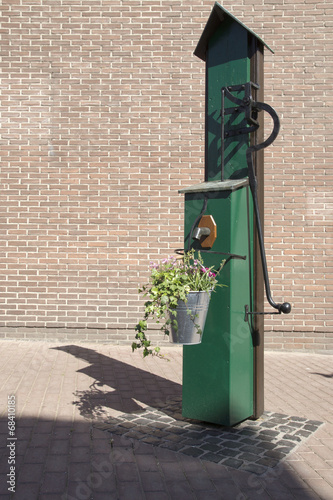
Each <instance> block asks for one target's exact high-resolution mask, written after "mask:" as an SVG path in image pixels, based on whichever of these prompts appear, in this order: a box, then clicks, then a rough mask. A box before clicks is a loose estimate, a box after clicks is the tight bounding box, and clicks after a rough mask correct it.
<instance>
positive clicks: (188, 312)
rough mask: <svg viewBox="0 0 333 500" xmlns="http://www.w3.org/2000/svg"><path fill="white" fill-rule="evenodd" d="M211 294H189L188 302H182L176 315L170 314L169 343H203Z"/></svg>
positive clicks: (179, 303) (176, 310)
mask: <svg viewBox="0 0 333 500" xmlns="http://www.w3.org/2000/svg"><path fill="white" fill-rule="evenodd" d="M210 294H211V292H189V293H188V295H187V302H186V303H185V302H184V301H182V300H180V301H179V302H178V306H177V308H176V309H175V313H170V319H171V325H170V327H171V328H170V330H171V331H170V334H169V341H170V342H172V343H174V344H182V345H194V344H200V343H201V337H202V332H203V329H204V327H205V322H206V317H207V312H208V307H209V301H210Z"/></svg>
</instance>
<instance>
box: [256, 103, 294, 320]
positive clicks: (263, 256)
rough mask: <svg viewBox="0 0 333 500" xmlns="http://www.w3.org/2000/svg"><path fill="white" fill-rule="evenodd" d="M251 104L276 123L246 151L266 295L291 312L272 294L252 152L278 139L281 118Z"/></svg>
mask: <svg viewBox="0 0 333 500" xmlns="http://www.w3.org/2000/svg"><path fill="white" fill-rule="evenodd" d="M251 104H252V108H254V109H256V110H263V111H266V112H267V113H268V114H269V115H270V116H271V117H272V119H273V123H274V127H273V130H272V132H271V134H270V136H269V137H268V138H267V139H266V140H265V141H264V142H262V143H260V144H254V145H252V146H250V147H249V148H248V149H247V151H246V160H247V164H248V168H249V184H250V189H251V193H252V197H253V205H254V212H255V217H256V223H257V230H258V239H259V248H260V254H261V262H262V268H263V274H264V281H265V290H266V297H267V300H268V302H269V303H270V305H271V306H272V307H273V308H274V309H277V310H278V311H279V313H280V314H281V313H284V314H289V313H290V311H291V305H290V304H289V302H284V303H283V304H277V303H276V302H275V301H274V300H273V298H272V294H271V289H270V285H269V278H268V271H267V260H266V252H265V246H264V238H263V232H262V227H261V220H260V213H259V203H258V193H257V179H256V176H255V172H254V167H253V160H252V153H253V152H255V151H259V150H260V149H264V148H267V146H269V145H270V144H272V142H273V141H274V140H275V139H276V137H277V135H278V133H279V130H280V120H279V117H278V115H277V114H276V111H275V110H274V109H273V108H272V107H271V106H269V105H268V104H265V103H263V102H255V101H252V103H251Z"/></svg>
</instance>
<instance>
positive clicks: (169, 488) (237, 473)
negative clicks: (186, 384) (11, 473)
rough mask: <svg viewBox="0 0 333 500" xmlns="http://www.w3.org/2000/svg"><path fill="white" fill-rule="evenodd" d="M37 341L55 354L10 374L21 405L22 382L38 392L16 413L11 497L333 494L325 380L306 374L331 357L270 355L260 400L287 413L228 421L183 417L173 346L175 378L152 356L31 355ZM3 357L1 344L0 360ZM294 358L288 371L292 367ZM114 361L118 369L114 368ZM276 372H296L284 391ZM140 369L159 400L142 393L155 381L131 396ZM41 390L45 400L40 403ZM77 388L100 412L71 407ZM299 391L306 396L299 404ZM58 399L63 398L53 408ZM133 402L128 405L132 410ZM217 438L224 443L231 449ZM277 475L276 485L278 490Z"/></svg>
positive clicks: (157, 499) (84, 351)
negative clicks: (36, 372) (31, 369)
mask: <svg viewBox="0 0 333 500" xmlns="http://www.w3.org/2000/svg"><path fill="white" fill-rule="evenodd" d="M0 344H1V341H0ZM8 345H9V344H8ZM41 348H43V350H44V351H45V352H48V351H50V353H51V355H50V356H45V355H43V356H40V360H41V365H42V370H41V371H40V375H41V374H42V376H38V377H34V378H33V379H31V376H30V377H29V373H28V371H27V367H26V366H25V364H24V362H23V361H21V358H20V363H16V364H15V366H16V367H17V368H16V369H15V371H16V372H17V373H14V370H13V380H14V382H15V384H16V386H17V387H18V389H17V394H18V401H20V400H21V401H25V399H23V398H26V390H27V387H28V385H27V382H26V381H27V380H29V384H30V385H29V391H31V394H34V401H32V402H31V404H27V406H26V407H25V408H26V413H24V412H23V413H22V416H21V417H20V427H18V429H20V430H21V436H20V440H19V442H18V446H17V451H18V457H17V458H18V460H17V466H18V469H17V472H18V474H17V481H18V484H17V494H16V495H15V498H19V499H20V500H25V499H27V500H35V499H36V500H37V499H39V500H44V498H45V499H48V500H53V499H54V500H55V499H57V500H63V498H62V497H63V495H65V497H64V499H65V500H71V498H75V499H78V498H85V499H87V500H92V498H98V499H99V500H104V498H105V499H106V498H107V499H108V500H109V498H110V495H111V497H112V498H113V497H114V498H119V499H121V500H127V499H128V500H132V499H133V498H135V500H174V499H178V498H181V499H182V500H189V499H191V500H206V498H207V499H208V498H209V499H214V500H215V499H216V500H217V499H218V500H220V497H221V496H222V495H223V500H229V499H230V500H235V499H237V500H245V499H246V500H258V499H260V500H266V499H267V498H270V500H279V499H280V498H289V497H288V495H289V496H290V494H291V495H292V497H293V498H295V499H297V498H299V499H302V500H307V499H309V500H310V499H311V500H322V499H323V498H325V500H326V498H331V497H332V498H333V494H332V489H333V485H332V481H333V478H332V467H333V460H330V458H331V457H332V451H333V425H332V413H331V408H332V403H331V402H332V395H333V392H332V389H331V380H326V379H324V380H323V382H322V388H323V390H322V391H321V390H320V387H319V388H317V385H313V386H312V387H311V384H312V380H313V376H311V378H309V374H308V373H307V371H306V368H307V367H308V366H309V364H310V365H311V363H312V365H311V366H312V371H313V372H316V371H318V370H319V365H325V363H326V368H325V369H326V370H327V371H328V368H327V367H328V366H329V363H331V359H332V358H331V359H329V356H320V355H317V356H315V355H310V356H308V355H303V354H302V355H301V354H298V355H290V354H287V355H286V359H285V357H284V356H283V357H282V356H279V354H277V353H271V354H268V359H269V360H270V362H269V363H266V373H267V374H268V378H266V386H267V390H266V398H267V402H266V406H267V407H269V408H273V409H277V410H280V409H281V410H283V411H285V413H283V412H282V411H270V412H265V414H264V415H263V417H262V418H260V419H258V420H253V421H245V422H242V423H241V424H239V425H237V426H235V427H233V428H230V427H226V426H219V425H215V424H214V425H213V424H207V423H204V422H198V421H194V420H191V419H184V418H183V417H182V415H181V398H179V396H178V395H177V397H174V394H176V393H177V391H178V393H177V394H179V392H180V385H179V384H180V380H181V370H180V367H181V353H180V350H179V351H178V350H177V349H176V350H175V351H173V352H176V353H177V354H175V356H176V357H177V356H178V357H177V359H178V360H179V362H178V365H177V366H178V368H179V374H178V375H177V377H178V378H177V384H175V382H174V381H172V380H171V379H170V380H168V379H167V378H166V377H168V375H165V373H166V372H165V368H163V365H161V364H158V362H157V361H158V360H141V358H138V357H131V354H127V347H126V349H125V348H122V347H119V346H109V345H108V346H106V345H105V346H99V347H97V346H96V345H94V346H92V345H90V347H87V346H80V345H77V346H75V347H71V346H69V347H68V349H67V350H66V351H64V350H54V349H51V348H50V347H49V346H47V347H46V346H45V343H40V344H39V343H37V344H36V345H34V352H36V353H38V349H41ZM30 349H31V347H29V343H19V345H16V344H15V352H16V351H17V353H18V354H19V355H20V356H22V353H25V352H27V353H28V352H29V350H30ZM61 349H63V347H61ZM97 351H100V353H99V352H97ZM113 352H114V353H117V355H116V354H112V353H113ZM3 353H4V351H1V349H0V357H1V355H2V354H3ZM119 353H121V355H118V354H119ZM13 355H14V353H13ZM120 359H121V361H119V360H120ZM133 360H134V361H133ZM55 361H56V362H55ZM159 362H160V361H159ZM132 365H133V366H132ZM134 365H135V366H134ZM294 365H296V369H295V371H294V372H292V370H294ZM115 366H117V373H118V372H119V374H121V377H115V376H114V375H113V374H112V376H111V375H110V374H111V373H113V371H114V367H115ZM170 366H171V365H170ZM316 366H317V368H316ZM164 367H165V365H164ZM281 367H282V368H281ZM106 368H108V370H107V371H106ZM178 368H177V369H178ZM38 369H39V367H38ZM103 370H104V372H103ZM274 370H275V372H274ZM106 373H107V375H105V374H106ZM129 373H130V377H129V376H128V374H129ZM284 373H286V374H290V373H294V377H290V376H289V375H288V377H287V375H286V377H287V378H288V380H287V382H288V384H287V385H288V390H287V391H283V390H282V389H281V387H286V384H284V385H283V384H281V380H282V378H283V377H284ZM302 373H303V378H302ZM273 375H274V376H273ZM15 377H16V378H15ZM64 377H65V379H64ZM105 377H108V379H107V378H105ZM140 377H143V378H147V377H148V381H149V384H148V385H147V387H148V386H149V387H152V386H153V385H154V384H151V382H152V381H154V382H155V381H156V383H155V387H158V391H159V392H158V394H159V398H160V403H159V406H155V405H154V404H153V403H152V399H150V400H149V397H150V394H151V393H152V392H153V391H152V390H151V389H147V390H148V392H146V393H145V391H144V390H140V392H135V391H136V390H137V388H138V385H136V386H135V388H134V389H135V390H132V389H130V386H131V384H132V383H133V379H134V380H136V382H140V380H142V379H140ZM53 378H54V381H53ZM118 379H119V381H118ZM31 380H32V382H30V381H31ZM63 380H66V384H63ZM175 380H176V379H175ZM20 381H21V382H20ZM34 381H35V382H34ZM92 381H93V382H94V383H96V381H97V384H101V385H100V387H101V389H100V391H99V392H101V391H104V394H105V395H107V394H109V393H110V388H111V391H112V392H111V394H113V393H114V392H117V393H118V396H117V398H110V399H107V398H108V396H105V397H104V395H100V396H99V397H98V398H96V397H94V394H91V388H90V387H89V386H90V385H91V383H92ZM60 382H61V383H60ZM120 382H121V383H120ZM160 382H161V384H160ZM284 382H286V380H284ZM118 383H119V385H118V386H117V384H118ZM20 384H21V385H20ZM316 384H318V381H316ZM175 385H176V386H177V387H176V391H175ZM20 387H21V392H20ZM48 387H49V388H50V391H49V397H48V396H47V399H46V400H44V402H47V404H44V403H43V397H44V395H47V394H48ZM133 387H134V385H133ZM61 388H62V389H61ZM270 388H271V389H272V391H270ZM61 390H62V392H60V391H61ZM73 394H75V395H76V396H75V401H79V400H80V397H83V398H85V399H83V401H84V404H85V405H86V406H87V405H88V404H89V408H90V409H92V410H96V413H95V414H93V413H91V411H90V409H89V412H90V413H89V412H88V413H87V412H86V413H84V412H83V409H82V407H80V406H78V405H73ZM273 395H274V397H273ZM305 395H306V397H307V398H308V401H309V402H308V403H306V404H304V397H305ZM318 395H320V398H319V397H318ZM136 396H139V397H138V398H137V397H136ZM299 396H301V397H299ZM87 397H89V398H91V399H90V400H89V399H88V400H87ZM153 397H154V398H155V397H156V394H155V393H154V395H153ZM20 398H21V399H20ZM54 398H57V401H58V402H59V407H58V413H56V412H55V406H54V404H53V399H54ZM132 398H134V399H137V401H139V403H140V404H141V403H142V407H140V408H138V406H139V405H138V404H137V403H136V402H134V401H133V399H132ZM140 398H145V400H144V401H141V400H140ZM311 398H312V399H311ZM106 401H108V404H109V406H108V407H107V408H106V410H107V412H105V413H103V416H101V414H100V413H98V412H100V407H101V405H102V404H105V402H106ZM147 402H148V403H150V404H149V405H148V407H147V405H146V403H147ZM95 404H96V405H97V406H96V407H95V409H94V405H95ZM132 409H135V410H136V412H135V413H131V411H132ZM103 412H104V410H103ZM295 412H299V415H297V413H296V414H295ZM34 413H35V414H36V415H39V417H38V419H37V417H33V418H32V417H31V415H34ZM307 416H308V417H309V418H307ZM322 422H325V424H324V425H322ZM21 424H22V425H21ZM3 431H4V432H3V433H2V435H1V437H2V438H6V426H3ZM32 436H36V439H35V444H38V446H35V447H33V445H32V443H33V441H32V440H30V438H31V437H32ZM42 436H43V437H42ZM168 436H169V438H168ZM170 436H172V437H171V438H170ZM111 441H112V442H113V448H112V450H111V446H110V443H111ZM185 443H192V445H193V446H188V444H185ZM225 443H229V444H228V446H229V447H228V446H226V445H225ZM230 443H233V445H231V444H230ZM231 446H232V447H231ZM19 450H20V451H19ZM109 450H110V452H109ZM184 451H186V452H185V453H184ZM51 452H52V453H51ZM106 452H107V453H106ZM269 452H271V453H269ZM198 454H199V455H198ZM196 455H198V456H196ZM269 455H271V456H269ZM240 457H242V458H243V460H241V459H240ZM2 458H3V459H4V460H2V461H1V463H0V467H1V469H2V470H4V468H3V467H6V456H5V457H2ZM245 458H246V459H245ZM319 458H320V460H319ZM95 462H96V464H99V465H101V464H102V463H104V464H106V463H109V465H110V467H109V468H107V467H106V466H105V467H104V468H102V469H101V470H97V469H96V467H95V468H94V466H93V464H94V463H95ZM29 467H30V469H29ZM29 470H30V472H29ZM75 471H76V472H77V473H76V474H75ZM79 472H80V473H79ZM150 473H152V474H153V476H154V477H155V480H154V486H151V485H150V484H149V474H150ZM153 476H151V477H153ZM3 478H4V480H3V481H2V483H4V485H5V479H6V478H5V475H4V474H2V475H1V480H2V479H3ZM64 478H65V479H64ZM73 478H74V479H76V480H75V481H74V480H73ZM159 478H161V479H159ZM302 478H303V479H302ZM208 479H209V480H208ZM258 480H259V482H257V481H258ZM24 481H25V482H24ZM28 481H29V482H28ZM43 481H44V482H43ZM260 481H261V482H260ZM305 481H306V482H305ZM211 482H212V483H213V485H214V487H212V486H211V484H212V483H211ZM279 482H281V484H283V485H284V487H283V488H280V487H279V486H278V483H279ZM260 485H261V486H260ZM263 485H266V486H265V488H266V489H265V488H263ZM259 486H260V488H261V489H262V492H261V493H260V495H258V488H259ZM40 488H41V492H39V489H40ZM214 488H215V489H214ZM152 489H154V491H151V490H152ZM214 494H215V496H214ZM281 494H282V495H283V494H284V496H282V497H281ZM66 495H67V497H66ZM7 496H8V495H7V490H6V485H5V488H3V484H2V489H1V498H3V499H4V500H7V498H6V497H7ZM8 500H13V499H9V498H8Z"/></svg>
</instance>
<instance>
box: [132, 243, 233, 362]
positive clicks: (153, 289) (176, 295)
mask: <svg viewBox="0 0 333 500" xmlns="http://www.w3.org/2000/svg"><path fill="white" fill-rule="evenodd" d="M224 262H225V261H223V262H222V263H221V265H220V267H219V269H218V270H217V271H214V270H213V268H212V267H209V268H208V267H205V266H204V263H203V260H202V257H201V254H200V252H199V254H198V257H197V258H194V250H191V251H190V252H187V253H185V255H184V256H183V258H181V259H176V258H174V257H169V258H167V259H164V260H163V261H162V262H161V263H159V264H156V263H151V264H150V268H151V276H150V281H149V283H147V284H146V285H144V286H143V287H142V288H140V289H139V292H140V293H143V295H144V296H146V297H148V300H147V301H146V302H145V310H144V317H143V319H142V320H140V321H139V322H138V324H137V325H136V327H135V331H136V335H135V339H136V341H135V342H133V344H132V350H133V351H134V350H135V349H138V348H141V347H142V348H143V356H144V357H145V356H148V355H149V354H159V353H160V348H159V347H154V348H153V347H152V346H151V342H150V340H149V339H148V338H147V337H146V331H147V320H148V318H149V317H151V318H153V319H155V320H156V322H157V323H159V322H160V321H162V322H163V324H162V326H161V330H162V332H163V333H164V334H166V335H169V326H170V323H171V319H170V313H172V311H174V310H175V309H176V307H177V304H178V301H179V300H183V301H184V302H185V303H186V302H187V294H188V292H191V291H197V292H201V291H205V292H210V291H213V290H215V288H216V287H217V286H223V285H220V284H218V281H217V276H218V274H219V273H220V271H221V269H222V267H223V265H224Z"/></svg>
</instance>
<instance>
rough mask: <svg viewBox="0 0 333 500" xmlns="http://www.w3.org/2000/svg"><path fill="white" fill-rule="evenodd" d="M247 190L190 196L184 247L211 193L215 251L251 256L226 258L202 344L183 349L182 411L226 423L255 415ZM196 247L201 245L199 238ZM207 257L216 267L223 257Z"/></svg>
mask: <svg viewBox="0 0 333 500" xmlns="http://www.w3.org/2000/svg"><path fill="white" fill-rule="evenodd" d="M247 190H248V187H247V186H246V187H243V188H240V189H238V190H236V191H233V192H231V191H222V192H210V193H193V194H187V195H186V197H185V235H186V237H185V248H187V245H188V242H189V233H190V230H191V226H192V224H193V222H194V221H195V219H196V217H197V216H198V215H199V214H200V212H201V210H202V207H203V203H204V197H205V195H206V196H208V203H207V210H206V212H205V214H207V215H208V214H209V215H212V216H213V217H214V220H215V222H216V224H217V231H218V233H217V240H216V242H215V243H214V247H213V251H214V252H226V253H235V254H238V255H242V256H246V260H242V259H234V258H233V259H229V260H228V261H227V263H226V265H225V267H224V268H223V270H222V273H221V275H220V281H221V282H222V283H223V284H226V285H227V287H226V288H218V289H217V291H216V292H215V293H214V294H212V299H211V303H210V307H209V312H208V316H207V321H206V326H205V329H204V334H203V340H202V343H201V344H200V345H197V346H184V351H183V354H184V357H183V415H184V416H186V417H189V418H194V419H199V420H204V421H208V422H214V423H219V424H224V425H234V424H236V423H237V422H240V421H241V420H244V419H246V418H248V417H250V416H251V415H252V414H253V347H252V337H251V331H250V328H249V325H248V324H247V323H245V322H244V311H245V305H246V304H249V300H250V282H249V262H250V260H249V245H248V241H249V240H248V236H249V234H248V217H247ZM250 238H252V236H251V232H250ZM193 247H194V248H199V246H198V244H197V243H196V244H194V245H193ZM202 256H203V258H204V262H205V265H206V266H215V268H217V267H218V265H219V263H220V261H221V260H222V259H223V258H224V257H223V256H221V255H216V254H214V253H203V254H202Z"/></svg>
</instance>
